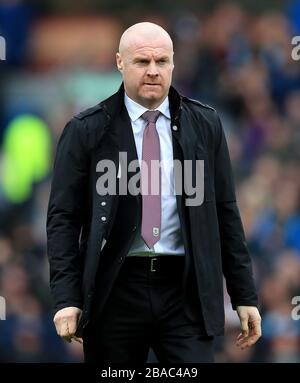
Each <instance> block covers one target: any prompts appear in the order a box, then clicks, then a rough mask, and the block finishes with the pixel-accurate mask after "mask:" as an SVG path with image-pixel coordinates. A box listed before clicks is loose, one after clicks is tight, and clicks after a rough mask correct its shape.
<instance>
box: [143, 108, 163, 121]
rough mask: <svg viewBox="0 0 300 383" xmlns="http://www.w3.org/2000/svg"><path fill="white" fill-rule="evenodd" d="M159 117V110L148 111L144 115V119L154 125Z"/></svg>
mask: <svg viewBox="0 0 300 383" xmlns="http://www.w3.org/2000/svg"><path fill="white" fill-rule="evenodd" d="M159 115H160V111H159V110H148V111H147V112H145V113H143V114H142V118H143V119H144V120H146V121H147V122H152V123H153V124H155V123H156V120H157V119H158V117H159Z"/></svg>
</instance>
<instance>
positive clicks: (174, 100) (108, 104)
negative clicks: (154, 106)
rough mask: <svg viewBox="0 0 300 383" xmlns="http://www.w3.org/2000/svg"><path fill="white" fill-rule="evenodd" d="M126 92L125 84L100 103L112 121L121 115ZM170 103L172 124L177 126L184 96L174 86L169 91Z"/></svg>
mask: <svg viewBox="0 0 300 383" xmlns="http://www.w3.org/2000/svg"><path fill="white" fill-rule="evenodd" d="M124 92H125V90H124V84H123V83H122V84H121V86H120V88H119V90H118V91H117V92H116V93H115V94H113V95H112V96H110V97H109V98H107V99H106V100H104V101H102V102H101V103H100V105H101V106H102V107H103V109H104V110H105V112H106V113H107V115H108V117H109V118H110V119H114V118H115V117H116V116H117V115H119V114H120V113H121V110H122V108H123V106H124ZM169 103H170V114H171V122H172V123H174V124H176V123H177V121H178V120H179V117H180V113H181V109H182V105H181V104H182V96H181V95H180V94H179V93H178V92H177V90H176V89H175V88H173V87H172V86H171V87H170V90H169Z"/></svg>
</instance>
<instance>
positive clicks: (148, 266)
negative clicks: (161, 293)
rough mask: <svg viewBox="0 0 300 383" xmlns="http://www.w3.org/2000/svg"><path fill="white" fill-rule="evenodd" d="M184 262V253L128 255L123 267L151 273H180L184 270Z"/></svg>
mask: <svg viewBox="0 0 300 383" xmlns="http://www.w3.org/2000/svg"><path fill="white" fill-rule="evenodd" d="M184 262H185V256H182V255H160V256H157V257H154V256H151V257H139V256H130V257H126V259H125V262H124V264H123V267H124V268H134V269H135V270H140V271H143V272H150V273H174V272H176V273H178V272H179V273H180V272H183V270H184Z"/></svg>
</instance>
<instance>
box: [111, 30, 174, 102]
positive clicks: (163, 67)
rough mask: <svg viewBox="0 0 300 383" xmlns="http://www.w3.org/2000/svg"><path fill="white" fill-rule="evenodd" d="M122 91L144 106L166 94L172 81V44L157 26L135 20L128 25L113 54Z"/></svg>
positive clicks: (163, 31)
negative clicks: (115, 53)
mask: <svg viewBox="0 0 300 383" xmlns="http://www.w3.org/2000/svg"><path fill="white" fill-rule="evenodd" d="M116 59H117V67H118V69H119V71H120V72H121V74H122V76H123V81H124V88H125V92H126V94H127V95H128V96H129V97H130V98H131V99H132V100H134V101H136V102H137V103H139V104H140V105H143V106H144V107H146V108H148V109H154V108H156V107H157V106H158V105H160V104H161V103H162V101H163V100H164V99H165V98H166V97H167V95H168V92H169V88H170V85H171V80H172V72H173V68H174V64H173V43H172V40H171V38H170V36H169V34H168V33H167V32H166V31H165V30H164V29H163V28H162V27H160V26H159V25H156V24H152V23H138V24H135V25H132V26H131V27H130V28H128V29H127V30H126V31H125V32H124V33H123V35H122V37H121V40H120V46H119V52H118V53H117V55H116Z"/></svg>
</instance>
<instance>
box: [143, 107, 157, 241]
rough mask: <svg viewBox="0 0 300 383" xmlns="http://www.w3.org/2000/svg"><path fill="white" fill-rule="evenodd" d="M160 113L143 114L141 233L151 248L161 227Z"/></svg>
mask: <svg viewBox="0 0 300 383" xmlns="http://www.w3.org/2000/svg"><path fill="white" fill-rule="evenodd" d="M159 114H160V112H159V111H147V112H145V113H144V114H143V115H142V118H143V119H144V120H146V121H147V125H146V127H145V130H144V135H143V152H142V160H143V161H142V166H141V194H142V199H143V209H142V232H141V234H142V238H143V239H144V241H145V243H146V245H147V246H148V247H149V248H151V247H153V245H154V244H155V243H156V242H157V241H159V239H160V228H161V198H160V196H161V180H160V177H161V175H160V167H159V166H158V165H159V161H160V145H159V135H158V133H157V131H156V120H157V119H158V117H159ZM151 164H152V165H151ZM145 168H146V169H145ZM147 176H148V177H147Z"/></svg>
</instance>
